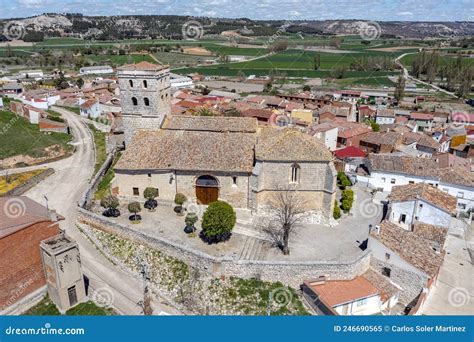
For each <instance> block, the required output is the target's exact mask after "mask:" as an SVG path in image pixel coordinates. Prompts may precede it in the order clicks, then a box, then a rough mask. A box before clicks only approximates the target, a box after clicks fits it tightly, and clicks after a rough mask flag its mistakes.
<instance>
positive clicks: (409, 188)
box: [389, 183, 457, 215]
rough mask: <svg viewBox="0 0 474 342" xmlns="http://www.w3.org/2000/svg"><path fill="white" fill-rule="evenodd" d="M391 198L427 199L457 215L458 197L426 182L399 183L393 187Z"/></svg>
mask: <svg viewBox="0 0 474 342" xmlns="http://www.w3.org/2000/svg"><path fill="white" fill-rule="evenodd" d="M389 199H390V200H391V201H395V202H405V201H414V200H417V199H422V200H425V201H426V202H429V203H431V204H433V205H435V206H437V207H439V208H441V209H443V210H445V211H446V212H448V213H450V214H452V215H455V214H456V205H457V199H456V197H454V196H451V195H449V194H447V193H446V192H444V191H441V190H440V189H438V188H435V187H434V186H432V185H429V184H426V183H418V184H408V185H397V186H394V187H392V192H391V193H390V195H389Z"/></svg>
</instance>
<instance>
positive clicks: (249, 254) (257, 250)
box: [239, 236, 270, 260]
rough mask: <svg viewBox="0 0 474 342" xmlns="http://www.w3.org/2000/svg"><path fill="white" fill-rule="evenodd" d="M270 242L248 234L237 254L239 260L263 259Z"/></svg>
mask: <svg viewBox="0 0 474 342" xmlns="http://www.w3.org/2000/svg"><path fill="white" fill-rule="evenodd" d="M269 246H270V244H269V243H268V242H267V241H263V240H259V239H256V238H254V237H250V236H248V237H247V238H246V239H245V242H244V245H243V247H242V250H241V252H240V255H239V260H263V259H264V257H265V256H266V253H267V251H268V248H269Z"/></svg>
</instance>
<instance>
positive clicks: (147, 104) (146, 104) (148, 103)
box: [143, 97, 150, 106]
mask: <svg viewBox="0 0 474 342" xmlns="http://www.w3.org/2000/svg"><path fill="white" fill-rule="evenodd" d="M143 101H144V102H145V106H149V105H150V100H149V99H148V97H145V98H144V99H143Z"/></svg>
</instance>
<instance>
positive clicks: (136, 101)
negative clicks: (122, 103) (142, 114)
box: [132, 97, 138, 106]
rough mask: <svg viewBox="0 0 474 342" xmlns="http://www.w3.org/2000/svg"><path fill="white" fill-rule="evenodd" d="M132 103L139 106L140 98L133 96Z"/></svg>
mask: <svg viewBox="0 0 474 342" xmlns="http://www.w3.org/2000/svg"><path fill="white" fill-rule="evenodd" d="M132 103H133V105H134V106H137V105H138V100H137V98H136V97H132Z"/></svg>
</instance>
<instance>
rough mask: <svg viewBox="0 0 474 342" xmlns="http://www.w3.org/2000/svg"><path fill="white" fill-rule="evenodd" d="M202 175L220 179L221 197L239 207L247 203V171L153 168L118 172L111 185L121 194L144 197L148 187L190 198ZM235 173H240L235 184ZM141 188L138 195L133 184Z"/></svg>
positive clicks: (166, 194) (169, 195)
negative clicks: (134, 193)
mask: <svg viewBox="0 0 474 342" xmlns="http://www.w3.org/2000/svg"><path fill="white" fill-rule="evenodd" d="M202 175H211V176H214V177H215V178H216V179H217V181H218V183H219V199H220V200H223V201H226V202H228V203H230V204H232V205H233V206H234V207H237V208H247V207H248V191H249V190H248V186H249V175H248V174H244V173H223V172H219V173H212V172H199V171H196V172H184V171H176V172H174V171H161V172H160V171H150V172H149V173H148V172H141V173H128V174H125V173H122V172H120V171H118V172H116V173H115V178H114V180H113V183H112V188H113V190H114V192H116V193H117V194H118V195H119V196H123V197H136V198H137V199H143V192H144V190H145V188H147V187H154V188H157V189H158V191H159V197H158V198H160V199H164V200H170V201H173V200H174V197H175V195H176V193H177V192H179V193H183V194H184V195H186V197H187V198H188V199H189V200H192V201H196V187H195V185H196V179H197V178H198V177H199V176H202ZM233 177H237V179H236V181H237V182H236V184H235V185H234V180H233ZM134 187H136V188H138V189H139V192H140V194H139V196H134V195H133V188H134Z"/></svg>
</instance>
